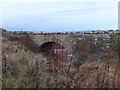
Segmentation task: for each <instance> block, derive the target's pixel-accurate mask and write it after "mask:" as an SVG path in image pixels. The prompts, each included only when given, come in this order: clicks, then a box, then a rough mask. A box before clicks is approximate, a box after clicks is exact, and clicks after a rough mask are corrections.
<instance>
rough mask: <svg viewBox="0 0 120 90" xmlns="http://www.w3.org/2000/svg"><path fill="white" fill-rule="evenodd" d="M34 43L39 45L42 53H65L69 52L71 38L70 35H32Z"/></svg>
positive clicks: (71, 42) (71, 43)
mask: <svg viewBox="0 0 120 90" xmlns="http://www.w3.org/2000/svg"><path fill="white" fill-rule="evenodd" d="M32 39H33V40H34V41H35V43H37V44H39V45H40V47H41V50H42V52H51V51H55V52H56V51H61V50H62V51H67V52H70V50H71V47H72V45H73V38H72V37H71V36H70V35H62V34H60V35H58V34H55V35H51V34H50V35H32Z"/></svg>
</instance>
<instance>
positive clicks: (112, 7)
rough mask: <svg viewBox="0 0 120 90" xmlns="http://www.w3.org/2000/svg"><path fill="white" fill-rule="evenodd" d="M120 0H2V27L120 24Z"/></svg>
mask: <svg viewBox="0 0 120 90" xmlns="http://www.w3.org/2000/svg"><path fill="white" fill-rule="evenodd" d="M118 1H119V0H0V27H1V28H5V29H7V30H9V31H35V32H41V31H43V32H65V31H86V30H109V29H117V28H118Z"/></svg>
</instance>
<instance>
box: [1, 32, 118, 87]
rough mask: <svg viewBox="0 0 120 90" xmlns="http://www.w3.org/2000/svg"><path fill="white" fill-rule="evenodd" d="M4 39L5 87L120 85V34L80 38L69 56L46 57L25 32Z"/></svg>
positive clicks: (63, 54) (65, 54) (61, 54)
mask: <svg viewBox="0 0 120 90" xmlns="http://www.w3.org/2000/svg"><path fill="white" fill-rule="evenodd" d="M76 37H77V36H76ZM2 42H3V43H2V49H3V50H2V56H3V57H2V64H3V67H2V71H3V83H2V85H3V88H118V80H119V77H118V53H119V50H118V45H119V42H118V34H115V33H112V34H111V35H110V40H104V38H103V37H99V38H98V41H95V37H91V36H84V38H82V39H79V37H77V38H76V39H75V44H73V49H72V51H71V52H72V54H71V56H70V58H68V54H67V52H62V51H61V52H58V53H56V54H53V55H52V56H49V55H48V56H47V57H45V56H43V55H42V54H41V53H39V52H40V51H39V50H40V49H39V45H37V44H35V43H34V42H33V41H32V40H31V38H30V36H29V35H26V34H25V35H24V36H23V37H22V38H19V40H18V39H16V40H11V39H9V38H6V37H5V36H4V35H3V37H2ZM107 45H109V46H107Z"/></svg>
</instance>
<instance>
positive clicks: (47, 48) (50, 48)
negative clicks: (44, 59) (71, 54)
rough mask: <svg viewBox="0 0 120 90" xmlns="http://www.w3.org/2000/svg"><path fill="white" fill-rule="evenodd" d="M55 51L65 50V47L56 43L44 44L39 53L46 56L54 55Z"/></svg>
mask: <svg viewBox="0 0 120 90" xmlns="http://www.w3.org/2000/svg"><path fill="white" fill-rule="evenodd" d="M56 49H61V50H62V49H65V47H64V46H62V45H60V44H59V43H57V42H46V43H43V44H42V45H41V46H40V51H41V52H42V53H44V54H47V55H51V54H54V53H55V50H56Z"/></svg>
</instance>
